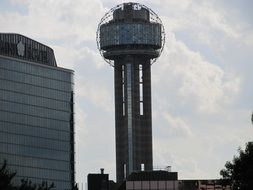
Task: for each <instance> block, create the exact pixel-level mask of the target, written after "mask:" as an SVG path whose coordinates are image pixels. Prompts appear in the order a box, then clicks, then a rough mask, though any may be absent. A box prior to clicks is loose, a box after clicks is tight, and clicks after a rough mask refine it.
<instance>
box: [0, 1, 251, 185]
mask: <svg viewBox="0 0 253 190" xmlns="http://www.w3.org/2000/svg"><path fill="white" fill-rule="evenodd" d="M123 2H125V1H121V0H118V1H116V0H74V1H73V0H47V1H45V0H0V32H9V33H19V34H23V35H25V36H28V37H30V38H32V39H35V40H36V41H39V42H41V43H43V44H46V45H48V46H50V47H51V48H53V49H54V52H55V56H56V60H57V64H58V66H59V67H65V68H69V69H73V70H74V71H75V124H76V125H75V130H76V135H75V137H76V147H75V148H76V180H77V182H79V183H85V181H86V178H87V174H88V173H94V172H95V173H96V172H99V170H100V168H105V173H109V174H110V179H113V180H114V179H115V134H114V127H115V126H114V86H113V85H114V82H113V80H114V79H113V76H114V75H113V68H112V67H110V66H109V65H108V64H107V63H106V62H105V61H104V60H103V58H102V57H101V56H100V54H99V52H98V50H97V47H96V30H97V26H98V24H99V22H100V19H101V18H102V17H103V15H104V14H105V13H106V12H107V11H109V9H110V8H112V7H114V6H116V5H117V4H121V3H123ZM138 3H141V4H144V5H146V6H148V7H150V8H152V10H153V11H154V12H156V13H157V14H158V15H159V17H160V18H161V20H162V22H163V24H164V27H165V32H166V42H165V47H164V51H163V52H162V54H161V56H160V58H158V60H157V61H156V63H154V64H153V65H152V111H153V117H152V119H153V163H154V166H156V167H159V168H162V167H165V166H172V171H176V172H178V176H179V179H212V178H220V175H219V171H220V170H221V169H222V168H223V167H224V164H225V163H226V161H228V160H232V158H233V156H234V155H235V154H237V150H238V147H242V148H244V147H245V143H246V142H248V141H252V137H253V127H252V124H251V120H250V118H251V113H252V102H253V101H252V100H253V93H252V90H253V86H252V81H253V75H252V71H253V63H252V61H253V52H252V49H253V11H252V9H253V1H251V0H241V1H239V0H230V1H227V0H211V1H210V0H155V1H151V0H140V1H138Z"/></svg>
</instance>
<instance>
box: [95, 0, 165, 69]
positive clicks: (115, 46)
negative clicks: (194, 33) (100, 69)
mask: <svg viewBox="0 0 253 190" xmlns="http://www.w3.org/2000/svg"><path fill="white" fill-rule="evenodd" d="M96 40H97V47H98V49H99V51H100V54H101V56H102V57H103V58H104V59H105V61H106V62H108V63H109V64H110V65H111V66H114V61H113V60H114V59H115V58H116V57H118V56H119V55H129V54H131V55H142V56H146V57H148V58H150V59H151V62H150V64H152V63H154V62H155V61H156V59H157V58H158V57H159V56H160V54H161V52H162V51H163V47H164V43H165V32H164V26H163V24H162V21H161V19H160V18H159V17H158V15H157V14H156V13H155V12H154V11H152V10H151V9H150V8H148V7H146V6H145V5H142V4H139V3H132V2H130V3H123V4H120V5H117V6H116V7H114V8H112V9H110V11H108V12H107V13H106V14H105V15H104V17H103V18H102V19H101V21H100V23H99V25H98V29H97V34H96Z"/></svg>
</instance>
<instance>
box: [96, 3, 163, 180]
mask: <svg viewBox="0 0 253 190" xmlns="http://www.w3.org/2000/svg"><path fill="white" fill-rule="evenodd" d="M164 42H165V34H164V27H163V25H162V22H161V20H160V18H159V17H158V16H157V15H156V14H155V13H154V12H153V11H152V10H151V9H149V8H148V7H146V6H144V5H141V4H138V3H132V2H131V3H123V4H120V5H117V6H116V7H114V8H112V9H111V10H110V11H109V12H108V13H106V14H105V16H104V17H103V18H102V19H101V22H100V23H99V25H98V30H97V46H98V49H99V51H100V54H101V55H102V56H103V57H104V59H105V60H106V61H107V62H108V63H109V64H110V65H111V66H113V67H114V88H115V129H116V176H117V182H118V183H119V182H122V181H123V180H124V179H125V178H126V177H127V176H128V175H130V174H131V173H132V172H134V171H141V170H145V171H146V170H152V169H153V156H152V109H151V65H152V63H154V62H155V61H156V59H157V58H158V57H159V56H160V54H161V52H162V50H163V46H164Z"/></svg>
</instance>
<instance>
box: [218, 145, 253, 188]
mask: <svg viewBox="0 0 253 190" xmlns="http://www.w3.org/2000/svg"><path fill="white" fill-rule="evenodd" d="M238 152H239V155H238V156H234V158H233V160H232V161H231V162H230V161H228V162H226V164H225V169H222V170H221V171H220V175H221V176H222V177H223V179H226V180H228V181H229V183H230V184H231V185H232V189H233V190H235V189H236V190H238V189H240V190H252V189H253V142H249V143H247V144H246V148H245V151H244V150H242V149H241V148H239V150H238Z"/></svg>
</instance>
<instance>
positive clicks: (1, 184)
mask: <svg viewBox="0 0 253 190" xmlns="http://www.w3.org/2000/svg"><path fill="white" fill-rule="evenodd" d="M15 176H16V172H11V171H10V170H8V169H7V161H6V160H4V163H3V165H2V166H1V168H0V190H51V189H53V188H55V185H54V183H51V184H50V185H48V183H47V182H45V181H43V182H42V183H41V184H34V183H32V182H31V181H30V180H28V179H22V180H21V185H20V186H19V187H16V186H14V185H13V184H12V180H13V178H14V177H15Z"/></svg>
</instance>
